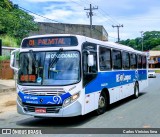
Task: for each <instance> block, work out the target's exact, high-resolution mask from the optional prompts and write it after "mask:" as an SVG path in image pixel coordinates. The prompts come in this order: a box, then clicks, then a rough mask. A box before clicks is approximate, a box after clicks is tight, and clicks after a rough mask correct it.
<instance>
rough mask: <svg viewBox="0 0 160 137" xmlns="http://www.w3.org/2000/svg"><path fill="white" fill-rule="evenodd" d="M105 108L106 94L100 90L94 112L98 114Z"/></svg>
mask: <svg viewBox="0 0 160 137" xmlns="http://www.w3.org/2000/svg"><path fill="white" fill-rule="evenodd" d="M106 110H107V96H106V94H105V93H104V92H101V94H100V97H99V101H98V109H97V110H96V114H97V115H100V114H103V113H104V112H106Z"/></svg>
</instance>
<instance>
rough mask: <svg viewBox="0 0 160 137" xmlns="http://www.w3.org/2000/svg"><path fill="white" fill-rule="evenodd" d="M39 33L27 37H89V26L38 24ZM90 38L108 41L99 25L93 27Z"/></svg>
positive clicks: (106, 34)
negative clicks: (62, 35) (68, 35)
mask: <svg viewBox="0 0 160 137" xmlns="http://www.w3.org/2000/svg"><path fill="white" fill-rule="evenodd" d="M38 25H39V31H33V32H31V33H30V34H29V35H30V36H33V35H43V34H78V35H84V36H87V37H90V25H81V24H62V23H44V22H38ZM92 38H95V39H98V40H103V41H108V33H107V31H106V30H105V29H104V27H103V26H101V25H93V28H92Z"/></svg>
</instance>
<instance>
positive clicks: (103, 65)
mask: <svg viewBox="0 0 160 137" xmlns="http://www.w3.org/2000/svg"><path fill="white" fill-rule="evenodd" d="M99 67H100V70H101V71H104V70H110V69H111V50H110V49H108V48H104V47H100V48H99Z"/></svg>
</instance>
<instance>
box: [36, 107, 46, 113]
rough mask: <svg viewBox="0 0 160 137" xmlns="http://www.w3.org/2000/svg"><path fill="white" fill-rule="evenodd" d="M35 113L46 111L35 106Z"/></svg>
mask: <svg viewBox="0 0 160 137" xmlns="http://www.w3.org/2000/svg"><path fill="white" fill-rule="evenodd" d="M35 112H36V113H46V108H35Z"/></svg>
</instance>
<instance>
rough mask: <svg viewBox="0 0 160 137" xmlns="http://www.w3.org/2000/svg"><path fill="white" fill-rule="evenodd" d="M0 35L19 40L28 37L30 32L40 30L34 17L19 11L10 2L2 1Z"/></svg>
mask: <svg viewBox="0 0 160 137" xmlns="http://www.w3.org/2000/svg"><path fill="white" fill-rule="evenodd" d="M0 13H1V14H0V34H1V35H2V34H7V35H9V36H12V37H15V38H16V39H18V41H19V44H20V41H21V40H22V38H24V37H26V36H28V34H29V32H30V31H35V30H37V29H38V25H37V23H36V22H35V21H34V17H33V16H31V15H29V14H28V13H26V12H24V11H23V10H21V9H19V8H18V6H17V5H13V3H12V2H11V1H9V0H1V1H0Z"/></svg>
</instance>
